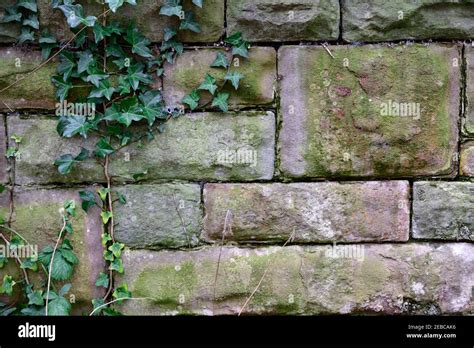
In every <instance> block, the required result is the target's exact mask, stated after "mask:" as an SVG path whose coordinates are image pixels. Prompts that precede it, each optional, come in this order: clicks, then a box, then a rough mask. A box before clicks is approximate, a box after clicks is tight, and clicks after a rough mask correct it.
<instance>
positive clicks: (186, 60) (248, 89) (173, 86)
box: [163, 47, 276, 107]
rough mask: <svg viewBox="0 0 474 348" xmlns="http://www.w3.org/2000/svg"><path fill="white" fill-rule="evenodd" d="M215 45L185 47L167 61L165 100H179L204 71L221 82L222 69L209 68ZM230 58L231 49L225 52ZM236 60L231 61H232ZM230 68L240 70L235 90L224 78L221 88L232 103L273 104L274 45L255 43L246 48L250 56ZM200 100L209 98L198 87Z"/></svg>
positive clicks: (246, 104) (194, 84)
mask: <svg viewBox="0 0 474 348" xmlns="http://www.w3.org/2000/svg"><path fill="white" fill-rule="evenodd" d="M219 51H221V52H223V51H222V50H217V49H200V50H193V51H186V52H185V53H184V54H183V55H181V56H180V57H179V58H178V59H177V60H176V62H175V63H174V64H172V65H170V64H168V65H167V66H166V69H165V77H164V81H163V85H164V96H165V100H166V102H167V103H168V104H170V105H177V104H181V101H182V99H183V98H184V97H185V96H186V95H187V94H189V93H191V91H192V90H193V89H196V88H198V87H199V85H200V84H201V83H202V82H203V81H204V77H205V76H206V74H207V73H209V74H210V75H212V76H213V77H214V78H216V80H217V84H218V86H221V85H222V83H223V82H224V77H225V75H226V70H225V69H222V68H220V69H218V68H211V67H210V66H211V64H212V63H213V62H214V60H215V59H216V53H217V52H219ZM227 55H228V57H229V59H230V58H231V54H230V52H229V53H227ZM235 63H236V62H234V64H235ZM232 71H237V72H240V73H241V74H243V75H244V78H243V79H242V80H240V86H239V89H238V90H237V91H235V89H234V87H232V85H231V84H230V82H227V85H226V87H225V88H224V89H223V91H224V92H228V93H230V95H231V96H230V98H229V104H230V106H231V107H245V106H255V105H268V104H272V103H273V100H274V96H275V89H276V51H275V49H274V48H273V47H255V48H251V49H250V51H249V58H248V59H245V58H239V61H238V66H237V67H236V66H235V65H234V68H232ZM200 94H201V96H202V101H201V103H206V102H207V101H209V100H210V99H211V95H210V93H209V92H207V91H200Z"/></svg>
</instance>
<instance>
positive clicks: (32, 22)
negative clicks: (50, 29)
mask: <svg viewBox="0 0 474 348" xmlns="http://www.w3.org/2000/svg"><path fill="white" fill-rule="evenodd" d="M23 25H27V26H29V27H32V28H33V29H36V30H38V29H39V21H38V16H37V15H31V16H29V17H28V18H26V19H25V20H23Z"/></svg>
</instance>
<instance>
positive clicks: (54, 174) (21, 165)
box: [7, 116, 105, 185]
mask: <svg viewBox="0 0 474 348" xmlns="http://www.w3.org/2000/svg"><path fill="white" fill-rule="evenodd" d="M7 124H8V129H9V132H10V133H11V134H17V135H19V136H21V137H23V139H22V142H21V144H20V153H21V155H20V158H19V159H17V160H16V165H15V182H16V183H17V184H19V185H28V184H48V183H69V184H71V183H82V182H95V183H98V182H99V183H100V182H104V181H105V179H104V176H103V170H102V167H101V166H100V165H99V164H98V163H96V162H95V161H93V160H91V161H87V162H82V163H80V164H79V165H77V166H76V167H75V169H74V170H73V171H72V172H71V173H70V174H68V175H62V174H60V173H59V172H58V168H57V167H56V166H55V165H54V161H55V160H56V159H57V158H59V157H60V156H61V155H66V154H73V155H77V154H79V152H80V151H81V147H84V148H87V149H88V150H90V151H93V149H94V145H95V143H96V139H94V137H89V138H88V139H84V138H82V137H75V138H73V139H64V138H61V137H60V136H59V135H58V133H57V131H56V125H57V119H56V118H43V117H39V116H33V117H31V118H20V117H19V116H7ZM10 142H12V140H10ZM12 145H13V144H12Z"/></svg>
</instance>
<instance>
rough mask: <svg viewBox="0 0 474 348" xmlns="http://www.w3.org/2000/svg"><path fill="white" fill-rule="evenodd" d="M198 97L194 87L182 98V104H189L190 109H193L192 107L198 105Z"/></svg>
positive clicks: (194, 107)
mask: <svg viewBox="0 0 474 348" xmlns="http://www.w3.org/2000/svg"><path fill="white" fill-rule="evenodd" d="M199 99H200V97H199V93H198V91H197V90H196V89H195V90H193V91H192V92H191V93H190V94H188V95H187V96H185V97H184V98H183V100H182V102H183V103H184V104H187V105H189V108H190V109H191V110H194V109H196V108H197V107H198V105H199Z"/></svg>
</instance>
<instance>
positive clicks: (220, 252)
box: [212, 210, 232, 304]
mask: <svg viewBox="0 0 474 348" xmlns="http://www.w3.org/2000/svg"><path fill="white" fill-rule="evenodd" d="M230 214H231V212H230V210H227V213H226V214H225V220H224V229H223V230H222V239H221V246H220V248H219V257H218V259H217V268H216V275H215V277H214V294H213V297H212V298H213V299H214V304H215V301H216V291H217V277H218V276H219V267H220V265H221V256H222V248H223V247H224V239H225V234H226V232H227V222H228V220H229V216H230ZM229 228H230V229H232V225H229Z"/></svg>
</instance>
